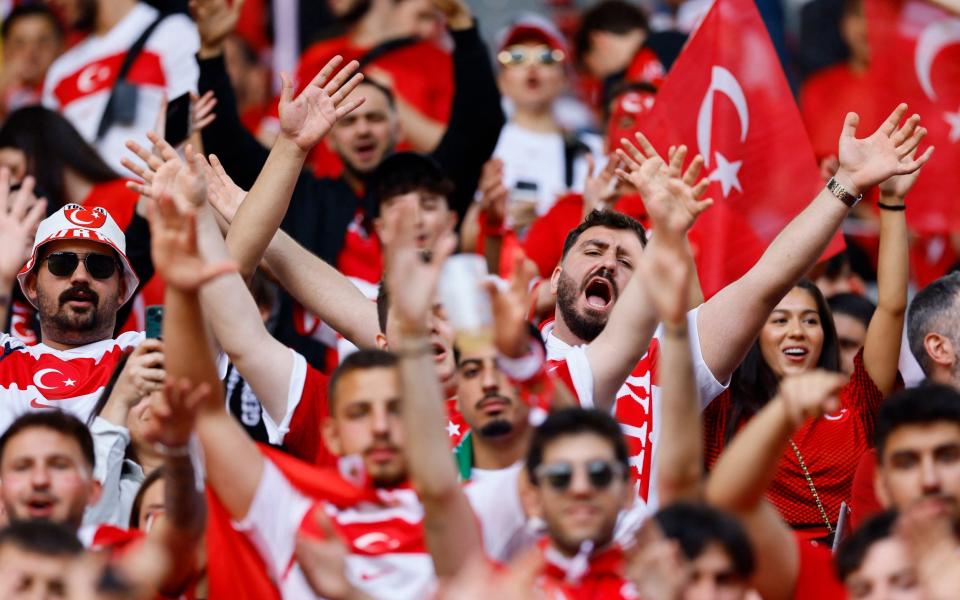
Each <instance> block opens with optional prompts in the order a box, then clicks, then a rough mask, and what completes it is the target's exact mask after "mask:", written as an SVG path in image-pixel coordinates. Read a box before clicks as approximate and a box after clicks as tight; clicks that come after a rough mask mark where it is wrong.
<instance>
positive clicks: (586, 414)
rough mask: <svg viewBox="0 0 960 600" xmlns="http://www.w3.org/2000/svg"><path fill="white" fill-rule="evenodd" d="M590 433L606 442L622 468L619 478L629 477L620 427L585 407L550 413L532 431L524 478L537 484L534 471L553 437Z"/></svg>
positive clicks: (599, 413) (624, 443)
mask: <svg viewBox="0 0 960 600" xmlns="http://www.w3.org/2000/svg"><path fill="white" fill-rule="evenodd" d="M583 434H593V435H596V436H598V437H601V438H603V439H605V440H607V441H608V442H609V443H610V446H611V447H612V449H613V454H614V456H615V457H616V460H617V462H618V463H620V464H621V465H622V466H623V477H624V478H627V477H629V472H630V464H629V455H628V452H627V442H626V441H625V440H624V439H623V433H621V431H620V425H618V424H617V422H616V420H614V418H613V417H611V416H610V415H608V414H607V413H604V412H600V411H599V410H592V409H586V408H563V409H560V410H556V411H553V412H552V413H550V415H549V416H548V417H547V418H546V419H545V420H544V421H543V423H541V424H540V426H539V427H537V428H536V429H535V430H534V432H533V437H532V438H531V440H530V447H529V448H528V449H527V465H526V467H527V477H529V479H530V482H531V483H533V484H534V485H537V477H536V470H537V467H539V466H540V464H541V463H542V462H543V455H544V453H545V451H546V448H547V446H548V445H550V444H551V443H552V442H554V441H555V440H556V439H557V438H561V437H565V436H569V435H583Z"/></svg>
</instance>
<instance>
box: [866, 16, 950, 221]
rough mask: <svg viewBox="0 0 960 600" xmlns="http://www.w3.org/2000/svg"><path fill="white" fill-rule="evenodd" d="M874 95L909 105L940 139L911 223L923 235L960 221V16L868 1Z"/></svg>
mask: <svg viewBox="0 0 960 600" xmlns="http://www.w3.org/2000/svg"><path fill="white" fill-rule="evenodd" d="M866 10H867V19H868V25H867V29H868V35H869V40H870V54H871V59H870V60H871V64H870V69H871V75H872V77H873V78H874V81H875V84H874V87H875V90H876V92H877V93H876V96H875V97H876V98H877V101H878V102H883V103H885V104H886V105H887V106H893V105H895V104H897V103H898V102H906V103H907V104H909V105H910V112H911V113H914V112H915V113H918V114H919V115H920V116H922V117H923V123H922V125H923V126H924V127H926V128H927V137H926V138H925V139H924V144H925V145H926V144H930V145H932V146H935V147H936V149H937V151H936V152H934V153H933V156H932V157H931V158H930V161H929V162H928V163H927V164H926V165H925V166H924V167H923V173H922V174H921V175H920V178H919V179H918V180H917V183H916V185H915V186H914V188H913V190H912V191H911V192H910V197H911V199H912V201H910V203H909V204H910V208H909V209H908V210H907V222H908V223H909V224H910V227H911V229H912V230H914V231H916V232H919V233H923V234H937V233H945V232H948V231H950V230H956V229H957V228H958V227H960V204H958V203H957V202H956V194H957V190H960V17H958V16H956V15H953V14H951V13H948V12H947V11H945V10H943V9H940V8H936V7H934V6H932V5H931V4H928V3H927V2H922V1H919V0H868V2H867V3H866Z"/></svg>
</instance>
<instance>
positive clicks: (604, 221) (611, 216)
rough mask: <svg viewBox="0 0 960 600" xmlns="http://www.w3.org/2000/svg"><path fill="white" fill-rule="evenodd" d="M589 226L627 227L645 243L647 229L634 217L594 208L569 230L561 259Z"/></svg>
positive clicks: (642, 243)
mask: <svg viewBox="0 0 960 600" xmlns="http://www.w3.org/2000/svg"><path fill="white" fill-rule="evenodd" d="M591 227H606V228H607V229H629V230H630V231H633V232H634V233H635V234H637V238H639V239H640V244H641V245H643V246H646V245H647V231H646V230H645V229H644V228H643V225H641V224H640V222H639V221H637V220H636V219H633V218H631V217H628V216H627V215H625V214H623V213H619V212H617V211H615V210H594V211H591V212H590V214H588V215H587V218H585V219H584V220H583V222H582V223H580V224H579V225H577V226H576V227H575V228H573V229H572V230H570V233H568V234H567V238H566V239H565V240H564V241H563V253H562V254H561V255H560V259H561V260H562V259H564V258H565V257H566V256H567V253H568V252H570V249H571V248H573V247H574V245H576V243H577V240H579V239H580V235H581V234H582V233H583V232H584V231H586V230H588V229H590V228H591Z"/></svg>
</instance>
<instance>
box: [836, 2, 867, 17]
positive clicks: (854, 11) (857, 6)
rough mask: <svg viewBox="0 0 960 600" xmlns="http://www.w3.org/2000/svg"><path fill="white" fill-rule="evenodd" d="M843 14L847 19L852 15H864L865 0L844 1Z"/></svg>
mask: <svg viewBox="0 0 960 600" xmlns="http://www.w3.org/2000/svg"><path fill="white" fill-rule="evenodd" d="M841 14H842V15H843V16H845V17H847V16H850V15H862V14H863V0H843V10H842V13H841Z"/></svg>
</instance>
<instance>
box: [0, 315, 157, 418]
mask: <svg viewBox="0 0 960 600" xmlns="http://www.w3.org/2000/svg"><path fill="white" fill-rule="evenodd" d="M143 340H144V334H143V333H135V332H127V333H123V334H121V335H120V337H118V338H117V339H115V340H102V341H99V342H94V343H93V344H87V345H86V346H79V347H77V348H71V349H69V350H54V349H53V348H51V347H49V346H46V345H44V344H37V345H35V346H25V345H24V344H23V342H22V341H20V339H19V338H16V337H13V336H11V335H8V334H6V333H0V351H2V357H3V358H0V433H2V432H4V431H6V430H7V427H9V426H10V424H11V423H13V421H14V420H16V419H17V417H19V416H20V415H22V414H25V413H28V412H31V411H36V410H44V409H51V408H52V409H60V410H63V411H66V412H69V413H71V414H73V415H76V416H77V417H78V418H79V419H80V420H82V421H84V422H86V420H87V419H88V418H89V417H90V413H91V412H92V411H93V409H94V407H95V406H96V404H97V400H98V399H99V398H100V394H102V393H103V388H104V387H105V386H106V385H107V382H108V381H109V380H110V376H111V375H112V374H113V371H114V369H115V368H116V366H117V362H118V361H119V360H120V358H121V357H122V356H123V353H124V350H126V349H127V348H135V347H136V346H138V345H139V344H140V343H141V342H142V341H143Z"/></svg>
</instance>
